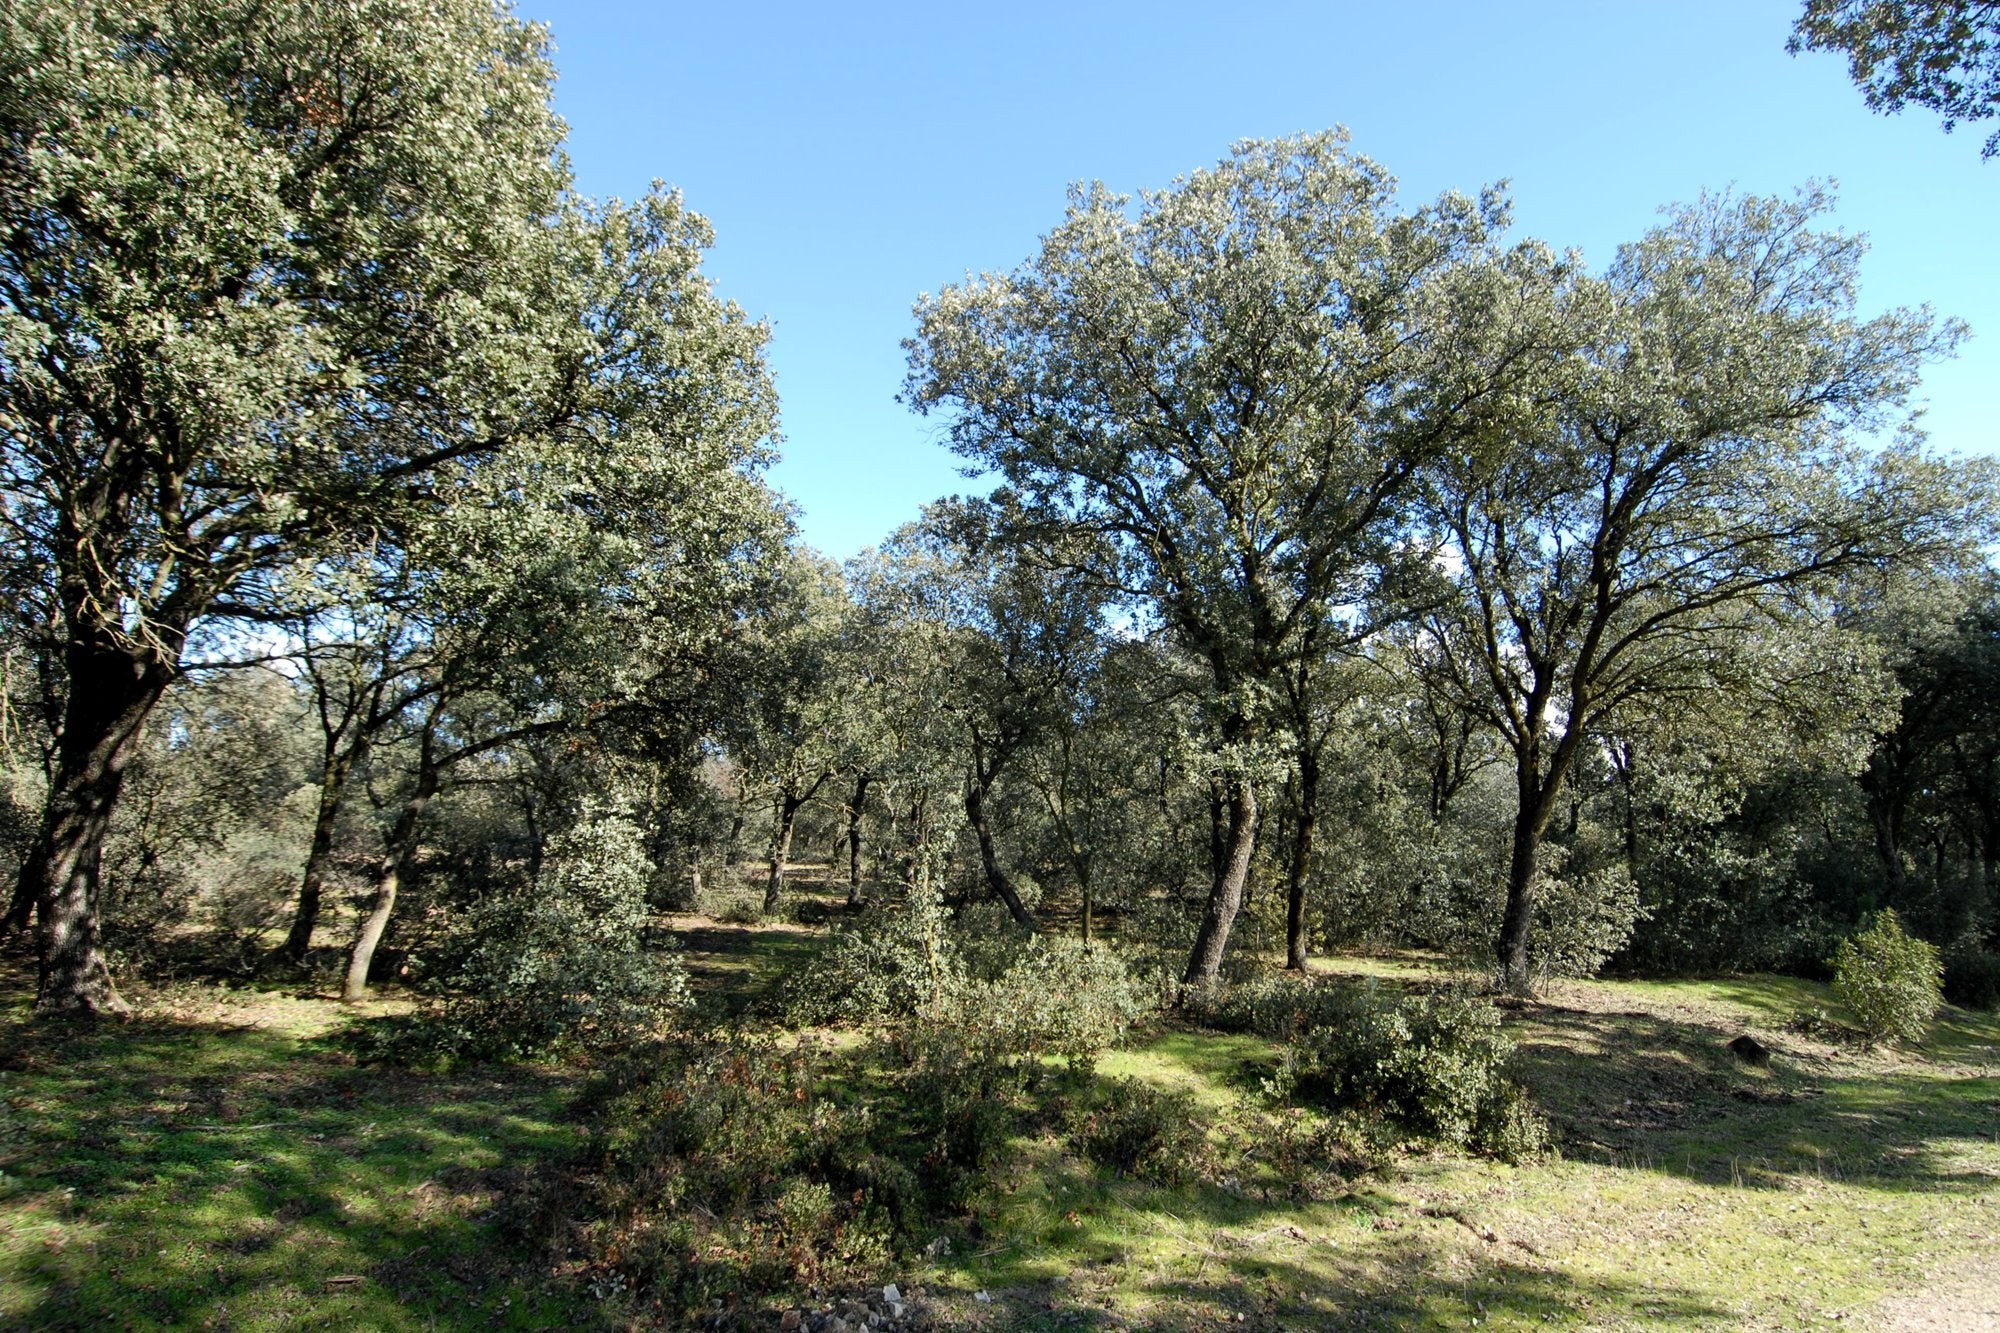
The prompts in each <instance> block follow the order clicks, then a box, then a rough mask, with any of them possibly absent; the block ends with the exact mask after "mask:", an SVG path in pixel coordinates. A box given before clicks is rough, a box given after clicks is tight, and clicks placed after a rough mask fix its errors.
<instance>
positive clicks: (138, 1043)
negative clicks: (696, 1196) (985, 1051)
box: [0, 959, 590, 1330]
mask: <svg viewBox="0 0 2000 1333" xmlns="http://www.w3.org/2000/svg"><path fill="white" fill-rule="evenodd" d="M7 967H8V970H9V972H10V974H11V979H12V980H13V982H14V985H13V986H12V987H10V988H9V991H8V993H7V994H6V997H5V998H6V1008H5V1014H4V1018H3V1019H0V1116H4V1118H0V1172H4V1175H0V1326H6V1327H16V1328H36V1329H84V1328H91V1329H96V1328H106V1327H119V1328H139V1329H151V1328H160V1329H167V1328H172V1329H197V1328H232V1329H281V1328H282V1329H293V1328H369V1329H385V1330H389V1329H427V1328H491V1327H511V1328H547V1327H551V1326H553V1325H557V1324H573V1325H575V1324H580V1325H582V1326H584V1327H589V1326H590V1325H589V1320H588V1315H589V1313H590V1312H589V1311H588V1310H585V1311H583V1312H582V1313H581V1315H579V1313H578V1312H577V1311H576V1310H575V1309H574V1303H573V1298H572V1297H570V1296H569V1294H568V1293H565V1292H559V1291H557V1290H556V1289H555V1288H553V1287H552V1286H551V1284H550V1283H549V1282H548V1281H547V1276H548V1275H547V1272H546V1269H545V1268H543V1267H540V1266H538V1265H537V1264H536V1263H535V1261H534V1258H533V1256H531V1255H529V1254H528V1253H526V1252H524V1251H523V1250H521V1249H519V1248H518V1247H517V1246H516V1245H515V1244H514V1242H513V1241H512V1240H511V1239H510V1237H509V1234H508V1229H507V1226H506V1221H507V1213H508V1211H509V1209H510V1208H511V1207H515V1206H518V1205H519V1202H520V1200H521V1199H522V1197H523V1194H524V1188H523V1187H524V1186H525V1185H526V1184H528V1183H529V1176H530V1169H531V1168H532V1166H533V1164H535V1163H537V1162H549V1163H554V1162H558V1161H560V1160H562V1159H563V1157H564V1156H565V1154H567V1153H569V1152H570V1151H572V1150H573V1148H574V1145H575V1143H576V1142H577V1131H576V1129H575V1127H574V1126H572V1125H571V1124H570V1123H569V1122H568V1120H567V1119H566V1117H565V1115H564V1111H565V1107H566V1105H567V1103H568V1101H569V1098H570V1095H571V1092H572V1087H571V1079H570V1077H569V1076H566V1075H564V1074H562V1073H561V1072H559V1071H552V1070H537V1069H526V1068H514V1069H508V1070H505V1071H503V1072H497V1073H496V1072H494V1071H482V1070H474V1071H471V1072H468V1073H461V1074H457V1075H451V1076H443V1075H438V1076H428V1075H420V1074H410V1073H403V1072H395V1071H386V1070H381V1069H374V1068H355V1067H353V1066H352V1065H351V1063H349V1062H347V1061H345V1060H344V1058H343V1057H342V1056H341V1055H340V1054H339V1053H338V1052H337V1051H336V1050H334V1049H333V1048H331V1047H329V1046H328V1045H327V1044H326V1043H325V1042H324V1041H322V1040H321V1038H322V1037H323V1036H324V1034H325V1033H326V1032H328V1031H329V1030H330V1029H331V1028H333V1027H334V1026H336V1025H337V1024H339V1023H340V1022H341V1021H342V1018H343V1015H342V1007H341V1006H340V1005H338V1004H337V1003H334V1002H332V1001H330V1000H327V999H299V998H293V997H289V996H284V995H278V994H270V993H257V992H216V991H208V990H200V989H192V988H191V989H187V990H176V991H165V992H150V993H149V992H145V991H143V990H142V991H137V992H134V993H131V996H130V998H133V999H134V1000H136V1001H137V1002H138V1007H139V1009H140V1012H141V1015H142V1016H141V1017H140V1018H139V1019H138V1020H136V1021H134V1022H132V1023H129V1024H125V1025H116V1026H101V1027H95V1028H89V1027H79V1028H64V1027H60V1026H50V1025H46V1024H31V1023H29V1022H27V1021H26V1018H25V1010H26V1003H27V996H26V994H25V991H24V986H23V982H24V981H25V974H26V972H27V965H25V964H23V963H22V961H21V960H19V959H8V960H7Z"/></svg>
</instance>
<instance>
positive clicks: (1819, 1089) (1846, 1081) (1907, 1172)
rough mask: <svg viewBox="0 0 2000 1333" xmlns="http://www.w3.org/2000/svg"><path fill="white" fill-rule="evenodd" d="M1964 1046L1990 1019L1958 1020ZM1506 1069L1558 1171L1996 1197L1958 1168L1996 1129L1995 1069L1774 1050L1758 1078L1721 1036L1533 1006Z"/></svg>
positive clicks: (1988, 1176)
mask: <svg viewBox="0 0 2000 1333" xmlns="http://www.w3.org/2000/svg"><path fill="white" fill-rule="evenodd" d="M1957 1026H1958V1027H1959V1028H1960V1029H1962V1030H1961V1031H1959V1032H1957V1033H1956V1034H1945V1035H1946V1036H1947V1037H1948V1038H1949V1039H1950V1040H1952V1041H1954V1042H1956V1043H1958V1044H1960V1045H1969V1044H1972V1043H1973V1039H1975V1038H1977V1037H1978V1036H1979V1035H1981V1034H1982V1033H1984V1034H1985V1035H1987V1036H1988V1037H1989V1038H1990V1037H1991V1036H1992V1035H1994V1031H1993V1029H1994V1025H1993V1024H1992V1023H1991V1022H1990V1021H1986V1020H1980V1019H1978V1018H1975V1017H1971V1016H1967V1017H1966V1018H1965V1019H1964V1020H1963V1021H1959V1022H1958V1023H1957ZM1515 1030H1516V1031H1515V1035H1516V1036H1517V1038H1518V1039H1519V1041H1520V1045H1519V1047H1518V1050H1517V1054H1516V1057H1515V1058H1516V1062H1517V1064H1516V1071H1517V1073H1518V1074H1519V1076H1520V1077H1521V1078H1522V1080H1523V1081H1524V1082H1526V1083H1527V1084H1528V1086H1529V1088H1530V1089H1531V1091H1532V1092H1533V1094H1534V1096H1535V1100H1536V1104H1537V1105H1538V1106H1539V1107H1540V1108H1541V1109H1542V1110H1543V1112H1544V1113H1545V1114H1547V1115H1548V1116H1549V1118H1550V1120H1551V1122H1552V1123H1553V1124H1554V1126H1555V1127H1556V1129H1557V1131H1558V1133H1559V1135H1560V1138H1561V1141H1562V1143H1563V1146H1564V1151H1565V1153H1566V1154H1567V1155H1569V1156H1570V1157H1572V1158H1580V1159H1584V1160H1592V1161H1598V1162H1603V1163H1607V1164H1610V1165H1615V1166H1631V1167H1638V1168H1643V1169H1650V1170H1659V1171H1665V1172H1668V1173H1670V1174H1673V1175H1676V1176H1680V1177H1683V1178H1685V1179H1689V1180H1695V1181H1700V1182H1702V1183H1706V1184H1729V1185H1739V1186H1763V1187H1772V1188H1785V1187H1788V1186H1790V1185H1791V1184H1793V1183H1796V1182H1797V1181H1799V1180H1801V1179H1803V1178H1807V1177H1816V1178H1819V1179H1838V1180H1843V1181H1846V1182H1848V1183H1851V1184H1857V1185H1864V1186H1867V1187H1869V1188H1874V1189H1881V1190H1889V1191H1908V1192H1934V1191H1940V1190H1960V1191H1967V1192H1971V1191H1979V1190H1990V1189H1992V1188H1994V1186H1995V1185H1996V1183H2000V1180H1996V1177H1995V1175H1994V1174H1992V1173H1991V1172H1989V1171H1987V1170H1982V1169H1970V1168H1966V1167H1965V1166H1964V1165H1963V1164H1962V1161H1961V1159H1962V1157H1963V1154H1964V1149H1965V1147H1966V1146H1968V1145H1969V1144H1972V1143H1978V1142H1986V1143H1991V1142H1992V1141H1993V1139H1994V1135H1995V1130H1996V1126H2000V1071H1996V1072H1995V1074H1992V1075H1983V1076H1971V1077H1966V1076H1961V1075H1960V1073H1959V1071H1957V1070H1955V1069H1952V1068H1949V1067H1946V1068H1940V1069H1938V1070H1936V1071H1935V1072H1931V1071H1923V1070H1921V1067H1915V1068H1912V1067H1908V1066H1894V1067H1888V1068H1870V1067H1868V1066H1867V1065H1866V1064H1864V1063H1862V1062H1861V1061H1860V1060H1859V1058H1858V1057H1857V1056H1855V1055H1854V1054H1853V1053H1849V1054H1848V1055H1847V1056H1844V1057H1842V1058H1839V1059H1828V1058H1820V1057H1815V1056H1808V1055H1803V1054H1800V1053H1796V1052H1793V1051H1789V1050H1786V1049H1783V1048H1782V1047H1781V1048H1779V1049H1777V1050H1776V1051H1775V1052H1774V1055H1773V1059H1772V1063H1771V1066H1770V1068H1768V1069H1759V1068H1755V1067H1751V1066H1748V1065H1745V1064H1743V1063H1741V1062H1739V1061H1738V1060H1737V1058H1736V1057H1735V1056H1734V1055H1733V1054H1732V1053H1731V1052H1730V1051H1729V1050H1728V1049H1727V1047H1726V1046H1725V1045H1724V1043H1725V1042H1726V1041H1727V1040H1728V1039H1729V1037H1730V1036H1732V1035H1734V1031H1736V1030H1735V1029H1730V1028H1727V1027H1722V1026H1715V1025H1711V1024H1708V1023H1703V1022H1696V1021H1682V1020H1677V1019H1669V1018H1662V1017H1659V1016H1657V1015H1648V1014H1641V1013H1631V1012H1625V1013H1617V1014H1600V1013H1587V1012H1583V1011H1578V1010H1569V1009H1560V1008H1552V1007H1543V1008H1539V1009H1530V1010H1528V1011H1525V1012H1524V1013H1521V1014H1519V1015H1517V1017H1516V1019H1515Z"/></svg>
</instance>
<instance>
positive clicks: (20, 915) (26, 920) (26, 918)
mask: <svg viewBox="0 0 2000 1333" xmlns="http://www.w3.org/2000/svg"><path fill="white" fill-rule="evenodd" d="M22 868H23V869H26V867H25V866H24V867H22ZM34 923H35V886H34V884H33V883H32V882H30V881H29V880H27V879H24V878H16V879H15V880H14V897H13V900H12V901H11V902H9V903H8V904H7V922H6V925H5V927H4V930H5V933H6V934H8V935H14V934H18V933H19V932H21V931H24V930H26V929H27V928H28V927H29V926H31V925H33V924H34Z"/></svg>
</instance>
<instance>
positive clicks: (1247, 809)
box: [1181, 776, 1257, 986]
mask: <svg viewBox="0 0 2000 1333" xmlns="http://www.w3.org/2000/svg"><path fill="white" fill-rule="evenodd" d="M1223 804H1224V806H1225V807H1226V809H1227V814H1228V820H1227V828H1226V829H1225V831H1224V834H1223V838H1222V852H1223V854H1222V856H1221V857H1219V858H1218V860H1217V863H1216V867H1215V879H1214V882H1213V884H1212V885H1211V886H1210V888H1209V892H1208V907H1207V909H1206V910H1205V911H1204V912H1203V913H1202V918H1201V927H1200V929H1199V930H1198V931H1196V933H1195V938H1194V948H1193V949H1192V950H1190V951H1189V953H1188V965H1187V972H1186V974H1185V975H1183V976H1182V978H1181V983H1182V984H1183V985H1187V986H1212V985H1214V984H1215V982H1216V979H1217V978H1218V977H1220V976H1221V975H1222V955H1223V953H1224V951H1225V950H1227V949H1228V947H1229V931H1230V928H1231V927H1233V926H1234V925H1235V924H1236V913H1237V911H1238V910H1239V909H1241V907H1242V906H1243V885H1244V883H1245V882H1246V881H1247V880H1248V879H1249V878H1250V856H1251V853H1252V852H1254V851H1255V850H1256V848H1257V792H1256V789H1255V787H1253V786H1252V784H1251V782H1250V779H1249V778H1248V777H1241V776H1239V777H1234V778H1231V779H1229V781H1228V783H1227V791H1226V795H1225V799H1224V801H1223Z"/></svg>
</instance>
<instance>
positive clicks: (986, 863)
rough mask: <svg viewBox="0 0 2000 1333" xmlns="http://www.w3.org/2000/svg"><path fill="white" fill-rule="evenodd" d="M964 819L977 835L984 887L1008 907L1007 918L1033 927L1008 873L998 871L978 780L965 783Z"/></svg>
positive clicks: (1025, 907)
mask: <svg viewBox="0 0 2000 1333" xmlns="http://www.w3.org/2000/svg"><path fill="white" fill-rule="evenodd" d="M965 817H966V818H967V819H969V820H971V821H972V831H973V832H974V833H976V834H978V835H979V863H980V865H981V866H982V867H983V868H984V870H985V872H986V887H987V888H989V889H991V890H993V895H994V896H995V897H996V898H998V899H999V900H1000V901H1001V902H1003V903H1005V904H1007V914H1008V915H1009V916H1011V917H1013V918H1014V920H1015V921H1017V922H1019V923H1020V924H1021V925H1024V926H1032V925H1033V924H1034V923H1035V918H1034V917H1033V916H1032V915H1031V914H1030V913H1029V911H1028V908H1027V905H1026V904H1024V903H1023V902H1022V901H1021V895H1020V893H1019V892H1018V891H1017V890H1016V889H1015V888H1014V885H1013V882H1012V881H1011V880H1009V879H1008V878H1007V872H1006V871H1004V870H1002V869H1001V868H1000V858H999V856H998V855H997V854H996V853H995V851H994V849H993V830H992V828H991V827H990V826H989V825H988V824H987V822H986V788H985V787H984V786H983V785H982V784H981V783H979V782H977V781H974V782H970V783H968V784H966V788H965Z"/></svg>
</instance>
